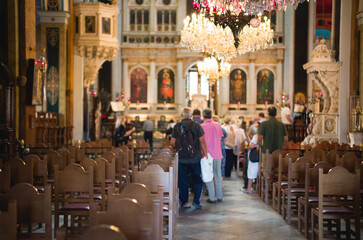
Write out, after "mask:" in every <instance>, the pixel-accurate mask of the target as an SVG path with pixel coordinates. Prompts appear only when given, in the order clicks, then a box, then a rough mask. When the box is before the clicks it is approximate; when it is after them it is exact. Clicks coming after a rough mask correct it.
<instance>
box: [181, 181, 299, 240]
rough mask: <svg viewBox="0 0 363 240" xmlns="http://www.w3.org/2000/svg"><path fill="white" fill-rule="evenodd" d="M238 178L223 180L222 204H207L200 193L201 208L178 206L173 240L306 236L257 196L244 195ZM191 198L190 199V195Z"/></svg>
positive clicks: (294, 237)
mask: <svg viewBox="0 0 363 240" xmlns="http://www.w3.org/2000/svg"><path fill="white" fill-rule="evenodd" d="M241 187H242V180H241V178H238V180H237V178H236V176H235V175H232V177H231V178H230V179H225V180H224V197H223V202H222V203H217V204H209V203H207V202H206V201H205V200H206V199H207V198H208V197H207V196H203V201H202V206H203V209H202V210H197V209H194V208H193V207H192V208H191V209H187V210H185V209H181V210H180V212H179V218H178V225H177V230H176V240H192V239H203V240H208V239H218V240H227V239H228V240H229V239H248V240H254V239H256V240H262V239H269V240H274V239H305V238H304V236H303V235H302V234H300V233H299V232H298V230H297V228H296V227H295V226H290V225H287V224H286V222H285V221H284V220H283V219H282V217H281V216H280V215H279V214H278V213H277V212H276V211H274V210H272V208H271V206H266V205H265V204H264V203H263V202H262V201H261V200H260V198H259V197H258V196H257V195H248V194H243V193H242V192H241V191H240V189H241ZM190 199H191V200H192V198H190Z"/></svg>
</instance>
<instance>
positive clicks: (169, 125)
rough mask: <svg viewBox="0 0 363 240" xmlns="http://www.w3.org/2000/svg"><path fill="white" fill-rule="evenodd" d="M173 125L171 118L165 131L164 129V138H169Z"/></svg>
mask: <svg viewBox="0 0 363 240" xmlns="http://www.w3.org/2000/svg"><path fill="white" fill-rule="evenodd" d="M174 126H175V122H174V120H173V119H171V120H170V121H169V123H168V126H167V127H166V131H165V133H166V134H165V138H166V139H168V140H170V139H171V134H172V133H173V128H174Z"/></svg>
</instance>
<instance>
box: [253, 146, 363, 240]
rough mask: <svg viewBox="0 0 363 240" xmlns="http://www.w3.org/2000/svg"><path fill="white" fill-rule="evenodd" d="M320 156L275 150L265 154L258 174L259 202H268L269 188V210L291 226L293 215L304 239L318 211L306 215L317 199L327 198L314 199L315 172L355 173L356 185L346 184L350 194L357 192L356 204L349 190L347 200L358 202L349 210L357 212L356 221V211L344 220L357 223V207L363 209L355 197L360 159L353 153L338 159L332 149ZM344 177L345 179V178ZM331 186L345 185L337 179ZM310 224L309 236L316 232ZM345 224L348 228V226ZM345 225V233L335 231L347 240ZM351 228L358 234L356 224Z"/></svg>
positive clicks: (348, 231) (313, 152)
mask: <svg viewBox="0 0 363 240" xmlns="http://www.w3.org/2000/svg"><path fill="white" fill-rule="evenodd" d="M321 153H322V151H321V150H320V149H318V150H315V149H312V150H311V151H308V152H306V153H305V154H304V156H303V157H300V156H299V155H298V154H296V153H288V154H286V155H284V152H283V151H279V150H278V151H274V152H273V153H272V154H269V153H268V152H267V153H266V166H265V169H264V172H263V173H262V177H261V178H260V179H259V181H260V182H259V183H260V188H259V190H260V191H259V192H260V195H261V197H262V199H263V200H264V201H265V202H266V203H268V197H269V193H270V188H271V185H272V186H273V187H272V206H273V208H274V209H276V210H277V211H278V212H279V213H281V212H282V216H283V218H284V219H286V220H287V222H288V223H289V224H291V219H292V214H293V213H297V216H298V228H299V230H302V229H304V234H305V236H306V237H308V236H309V231H308V226H309V220H310V218H313V217H314V216H315V217H316V216H317V213H318V210H314V214H315V215H313V213H311V214H310V211H311V208H312V206H313V207H314V206H317V203H318V202H319V201H320V200H321V201H323V200H324V201H325V200H326V199H327V198H324V199H320V200H319V198H318V197H319V196H318V191H317V190H318V189H319V188H320V187H319V186H318V184H319V181H318V178H319V175H318V173H319V169H320V170H321V171H322V173H321V174H327V172H328V171H329V170H330V169H332V168H333V167H337V168H342V169H344V171H345V172H346V173H348V174H353V175H354V174H358V181H356V182H357V183H358V184H357V185H355V184H354V183H353V184H351V185H350V186H355V188H354V191H357V193H358V200H357V201H356V198H357V195H355V194H356V193H354V192H352V191H351V192H349V194H350V197H352V196H353V199H354V201H356V202H355V203H358V204H355V205H354V206H350V207H351V208H354V209H355V210H354V211H356V209H358V210H357V211H358V220H357V214H356V212H354V214H350V215H349V214H346V217H347V218H348V217H350V218H355V221H356V222H358V224H359V208H360V209H361V210H360V211H361V212H362V208H363V206H362V200H360V204H359V197H362V196H359V191H360V190H359V189H360V187H361V188H362V189H363V183H362V177H361V178H360V181H359V175H360V172H362V173H363V162H362V160H361V158H359V157H357V154H356V153H354V152H349V153H346V154H345V155H344V156H342V157H340V156H339V154H338V152H337V151H336V150H332V151H330V152H328V153H327V154H326V155H322V154H321ZM323 160H325V161H323ZM326 160H327V161H326ZM361 162H362V163H361ZM344 171H342V170H339V171H338V170H337V172H339V174H342V175H344V174H345V173H343V172H344ZM260 172H261V169H260ZM345 175H347V174H345ZM347 178H349V177H348V175H347ZM261 180H262V182H261ZM359 183H360V186H359ZM335 184H336V188H338V189H340V188H344V187H343V186H346V184H343V183H340V182H339V181H338V180H337V181H336V182H335ZM346 193H347V192H344V191H341V194H342V195H344V194H346ZM353 193H354V194H353ZM309 194H312V196H313V197H309ZM333 195H334V194H333ZM335 195H339V194H335ZM306 199H308V200H306ZM336 199H340V198H335V199H334V203H335V204H336V202H337V201H336ZM361 199H362V198H361ZM349 203H352V201H350V202H349ZM335 210H336V209H335ZM319 214H320V217H322V215H321V213H319ZM323 215H324V214H323ZM319 221H320V220H319ZM310 223H312V229H314V230H313V231H312V235H314V234H315V233H318V232H319V230H317V227H316V226H315V225H316V224H315V223H316V222H315V223H314V222H313V220H310ZM329 224H330V225H329V226H330V227H329V230H331V229H332V227H331V221H330V222H329ZM348 225H349V226H350V224H348ZM348 225H347V227H346V231H345V232H342V231H337V232H338V235H339V234H345V235H346V236H347V238H350V237H351V234H352V230H351V229H350V228H349V227H348ZM336 226H337V227H338V228H339V227H340V225H339V224H336ZM319 229H322V227H321V226H320V228H319ZM355 229H358V231H355V232H354V234H359V233H357V232H359V226H358V228H357V225H356V228H355ZM337 230H339V229H337ZM356 236H357V235H356ZM314 237H315V236H314ZM319 239H320V238H319ZM358 239H359V238H358Z"/></svg>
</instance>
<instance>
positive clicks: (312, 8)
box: [307, 1, 316, 98]
mask: <svg viewBox="0 0 363 240" xmlns="http://www.w3.org/2000/svg"><path fill="white" fill-rule="evenodd" d="M315 21H316V3H315V1H310V2H309V22H308V24H309V25H308V61H310V58H311V56H310V53H311V52H312V51H313V49H314V41H315V28H316V27H315ZM312 95H313V82H312V78H311V77H308V86H307V96H308V97H309V98H311V97H312Z"/></svg>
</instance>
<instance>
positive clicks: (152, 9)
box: [149, 0, 157, 34]
mask: <svg viewBox="0 0 363 240" xmlns="http://www.w3.org/2000/svg"><path fill="white" fill-rule="evenodd" d="M155 1H156V0H150V10H149V11H150V17H149V23H150V24H149V31H150V34H155V33H156V20H157V18H156V11H157V9H156V7H155Z"/></svg>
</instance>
